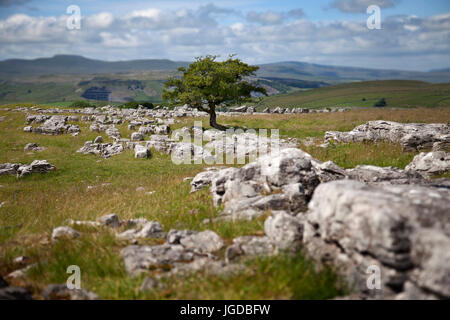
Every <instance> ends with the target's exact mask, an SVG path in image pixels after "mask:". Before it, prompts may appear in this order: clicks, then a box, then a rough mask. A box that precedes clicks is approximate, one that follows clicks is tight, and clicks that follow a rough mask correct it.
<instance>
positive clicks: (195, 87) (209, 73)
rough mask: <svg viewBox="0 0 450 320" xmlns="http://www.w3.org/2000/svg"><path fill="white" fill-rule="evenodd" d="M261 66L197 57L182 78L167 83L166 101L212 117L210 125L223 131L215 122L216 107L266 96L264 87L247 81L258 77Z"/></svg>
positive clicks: (213, 57) (172, 79)
mask: <svg viewBox="0 0 450 320" xmlns="http://www.w3.org/2000/svg"><path fill="white" fill-rule="evenodd" d="M258 69H259V67H258V66H250V65H248V64H246V63H244V62H242V61H241V60H239V59H236V58H234V56H230V57H229V58H228V59H227V60H225V61H217V56H211V55H208V56H206V57H198V58H196V59H195V61H194V62H193V63H192V64H190V65H189V67H188V68H187V69H186V68H183V67H182V68H179V69H178V71H179V72H181V73H182V75H181V77H179V78H177V77H172V78H169V80H168V81H167V82H166V83H165V89H164V91H163V99H165V100H167V101H169V102H170V103H171V104H174V105H175V104H178V105H179V104H187V105H189V106H190V107H192V108H197V109H198V110H200V111H205V112H207V113H209V115H210V125H211V126H212V127H214V128H216V129H219V130H224V129H226V128H225V127H224V126H221V125H219V124H217V122H216V107H217V106H219V105H224V104H226V105H231V104H239V103H243V102H245V101H248V100H250V99H251V97H252V93H256V92H259V93H262V94H265V95H267V93H266V90H265V89H264V88H262V87H257V86H254V85H252V84H251V83H250V82H249V81H248V80H247V79H246V78H248V77H249V76H252V75H255V72H256V71H257V70H258Z"/></svg>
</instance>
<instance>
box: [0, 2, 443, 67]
mask: <svg viewBox="0 0 450 320" xmlns="http://www.w3.org/2000/svg"><path fill="white" fill-rule="evenodd" d="M71 5H76V6H78V8H79V9H80V15H81V18H80V25H79V26H80V28H79V29H77V28H75V29H74V28H68V20H69V27H70V25H71V24H70V23H71V22H72V25H73V22H74V21H75V20H74V16H73V13H74V12H73V11H69V12H68V11H67V9H68V7H69V6H71ZM371 5H376V6H378V7H379V8H380V17H381V20H380V29H369V28H368V26H367V20H368V19H370V17H371V14H368V13H367V8H368V7H369V6H371ZM75 22H76V21H75ZM55 54H74V55H83V56H85V57H88V58H93V59H101V60H108V61H117V60H132V59H171V60H177V61H192V60H193V59H194V58H195V57H198V56H204V55H207V54H214V55H220V56H221V57H224V58H226V57H227V56H228V55H229V54H237V56H238V58H240V59H242V60H244V61H245V62H248V63H251V64H261V63H270V62H279V61H302V62H310V63H317V64H326V65H340V66H355V67H365V68H377V69H401V70H418V71H427V70H431V69H442V68H448V67H450V1H449V0H428V1H425V0H314V1H311V0H304V1H298V0H297V1H294V0H283V1H280V0H278V1H268V0H227V1H213V0H195V1H185V0H184V1H183V0H154V1H144V0H137V1H132V0H129V1H118V0H108V1H107V0H99V1H93V0H70V1H66V0H0V60H4V59H11V58H25V59H33V58H38V57H51V56H53V55H55Z"/></svg>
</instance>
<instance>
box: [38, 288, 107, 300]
mask: <svg viewBox="0 0 450 320" xmlns="http://www.w3.org/2000/svg"><path fill="white" fill-rule="evenodd" d="M41 296H42V297H43V298H44V299H45V300H99V299H100V297H99V296H98V295H97V294H95V293H93V292H90V291H87V290H85V289H69V288H67V285H65V284H49V285H48V286H47V287H46V288H45V289H44V290H43V291H42V292H41Z"/></svg>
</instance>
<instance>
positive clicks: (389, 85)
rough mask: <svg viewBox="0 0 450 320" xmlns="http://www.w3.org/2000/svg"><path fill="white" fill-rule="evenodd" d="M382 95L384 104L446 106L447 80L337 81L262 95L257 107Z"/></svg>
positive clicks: (319, 104) (354, 101) (359, 101)
mask: <svg viewBox="0 0 450 320" xmlns="http://www.w3.org/2000/svg"><path fill="white" fill-rule="evenodd" d="M381 98H385V99H386V100H387V103H388V107H395V108H402V107H438V106H450V83H443V84H429V83H426V82H420V81H406V80H403V81H398V80H388V81H369V82H358V83H348V84H340V85H336V86H332V87H326V88H318V89H313V90H309V91H301V92H293V93H288V94H281V95H274V96H271V97H266V98H263V100H262V101H261V102H259V103H258V104H257V106H258V108H259V109H262V108H266V107H270V108H275V107H278V106H280V107H304V108H324V107H337V106H344V107H373V105H374V104H375V103H376V102H377V101H379V100H380V99H381Z"/></svg>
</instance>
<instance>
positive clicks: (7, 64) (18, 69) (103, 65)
mask: <svg viewBox="0 0 450 320" xmlns="http://www.w3.org/2000/svg"><path fill="white" fill-rule="evenodd" d="M187 65H189V63H188V62H176V61H171V60H166V59H162V60H157V59H151V60H130V61H114V62H109V61H101V60H94V59H88V58H85V57H81V56H75V55H56V56H54V57H52V58H39V59H34V60H24V59H10V60H5V61H0V77H5V76H8V75H9V76H13V77H17V76H33V75H57V74H105V73H122V72H126V73H129V72H135V71H173V70H176V69H177V68H178V67H182V66H187Z"/></svg>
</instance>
